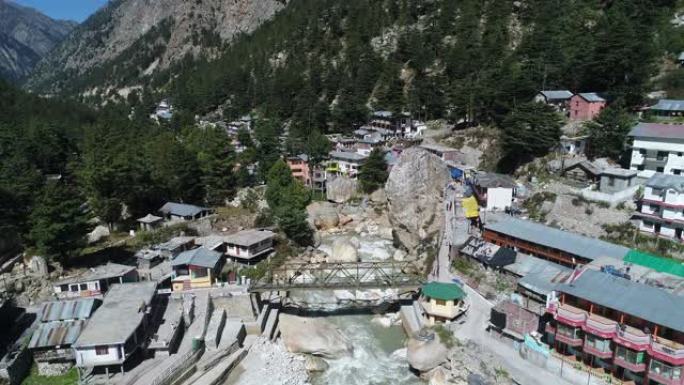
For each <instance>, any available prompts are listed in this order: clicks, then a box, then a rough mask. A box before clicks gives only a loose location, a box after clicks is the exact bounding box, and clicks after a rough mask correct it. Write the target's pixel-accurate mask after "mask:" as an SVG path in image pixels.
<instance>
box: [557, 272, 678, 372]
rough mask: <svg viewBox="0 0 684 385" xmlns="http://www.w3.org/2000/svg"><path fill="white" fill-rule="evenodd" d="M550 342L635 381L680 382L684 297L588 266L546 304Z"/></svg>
mask: <svg viewBox="0 0 684 385" xmlns="http://www.w3.org/2000/svg"><path fill="white" fill-rule="evenodd" d="M547 313H548V314H549V315H550V316H551V317H552V319H551V320H550V321H549V322H548V323H546V326H545V332H546V338H547V342H548V343H549V345H551V346H554V347H555V349H556V350H557V351H558V352H560V353H562V354H565V355H572V356H575V357H576V359H577V360H578V361H584V362H585V363H587V364H589V365H590V366H593V367H599V368H604V369H605V371H606V372H609V373H613V374H614V375H615V376H616V377H617V378H619V379H621V380H625V381H632V382H634V383H637V384H681V383H682V366H684V297H682V296H679V295H675V294H672V293H668V292H666V291H664V290H661V289H659V288H656V287H652V286H648V285H646V284H643V283H637V282H634V281H631V280H629V279H625V278H622V277H619V276H616V275H614V274H609V273H607V272H601V271H596V270H592V269H584V270H579V271H576V272H575V273H573V274H572V275H571V276H570V277H569V278H568V280H567V281H566V282H564V283H562V284H559V285H558V286H557V287H556V290H555V291H554V293H553V295H552V296H551V297H550V298H549V301H548V304H547Z"/></svg>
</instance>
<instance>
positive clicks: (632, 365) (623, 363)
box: [613, 355, 646, 373]
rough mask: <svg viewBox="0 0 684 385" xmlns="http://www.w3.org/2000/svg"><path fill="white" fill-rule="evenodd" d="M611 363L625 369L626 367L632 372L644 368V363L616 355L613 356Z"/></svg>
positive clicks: (643, 369) (640, 370)
mask: <svg viewBox="0 0 684 385" xmlns="http://www.w3.org/2000/svg"><path fill="white" fill-rule="evenodd" d="M613 363H614V364H615V365H617V366H620V367H623V368H625V369H628V370H630V371H632V372H634V373H641V372H643V371H645V370H646V363H645V362H642V363H635V362H631V361H627V360H626V359H624V358H622V357H618V356H617V355H616V356H615V357H614V358H613Z"/></svg>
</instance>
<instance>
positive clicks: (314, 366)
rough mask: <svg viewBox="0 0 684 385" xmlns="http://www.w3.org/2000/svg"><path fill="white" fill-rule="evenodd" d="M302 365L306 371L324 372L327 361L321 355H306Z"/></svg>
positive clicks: (326, 367)
mask: <svg viewBox="0 0 684 385" xmlns="http://www.w3.org/2000/svg"><path fill="white" fill-rule="evenodd" d="M304 367H305V368H306V371H307V372H324V371H326V370H327V369H328V363H327V362H326V361H325V360H324V359H323V358H321V357H316V356H306V360H305V361H304Z"/></svg>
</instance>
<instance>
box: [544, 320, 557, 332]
mask: <svg viewBox="0 0 684 385" xmlns="http://www.w3.org/2000/svg"><path fill="white" fill-rule="evenodd" d="M544 331H545V332H547V333H549V334H556V327H555V326H553V325H551V322H547V323H546V326H544Z"/></svg>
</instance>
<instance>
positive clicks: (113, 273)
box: [53, 262, 135, 286]
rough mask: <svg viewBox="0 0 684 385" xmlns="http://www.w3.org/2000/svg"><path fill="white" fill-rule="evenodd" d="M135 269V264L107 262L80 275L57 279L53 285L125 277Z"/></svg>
mask: <svg viewBox="0 0 684 385" xmlns="http://www.w3.org/2000/svg"><path fill="white" fill-rule="evenodd" d="M133 270H135V266H129V265H121V264H118V263H112V262H107V264H106V265H100V266H96V267H93V268H91V269H90V271H88V272H86V273H84V274H82V275H80V276H77V277H71V278H65V279H62V280H60V281H57V282H55V284H54V285H53V286H59V285H64V284H69V283H79V282H90V281H98V280H101V279H110V278H118V277H123V276H124V275H126V274H128V273H130V272H131V271H133Z"/></svg>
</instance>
